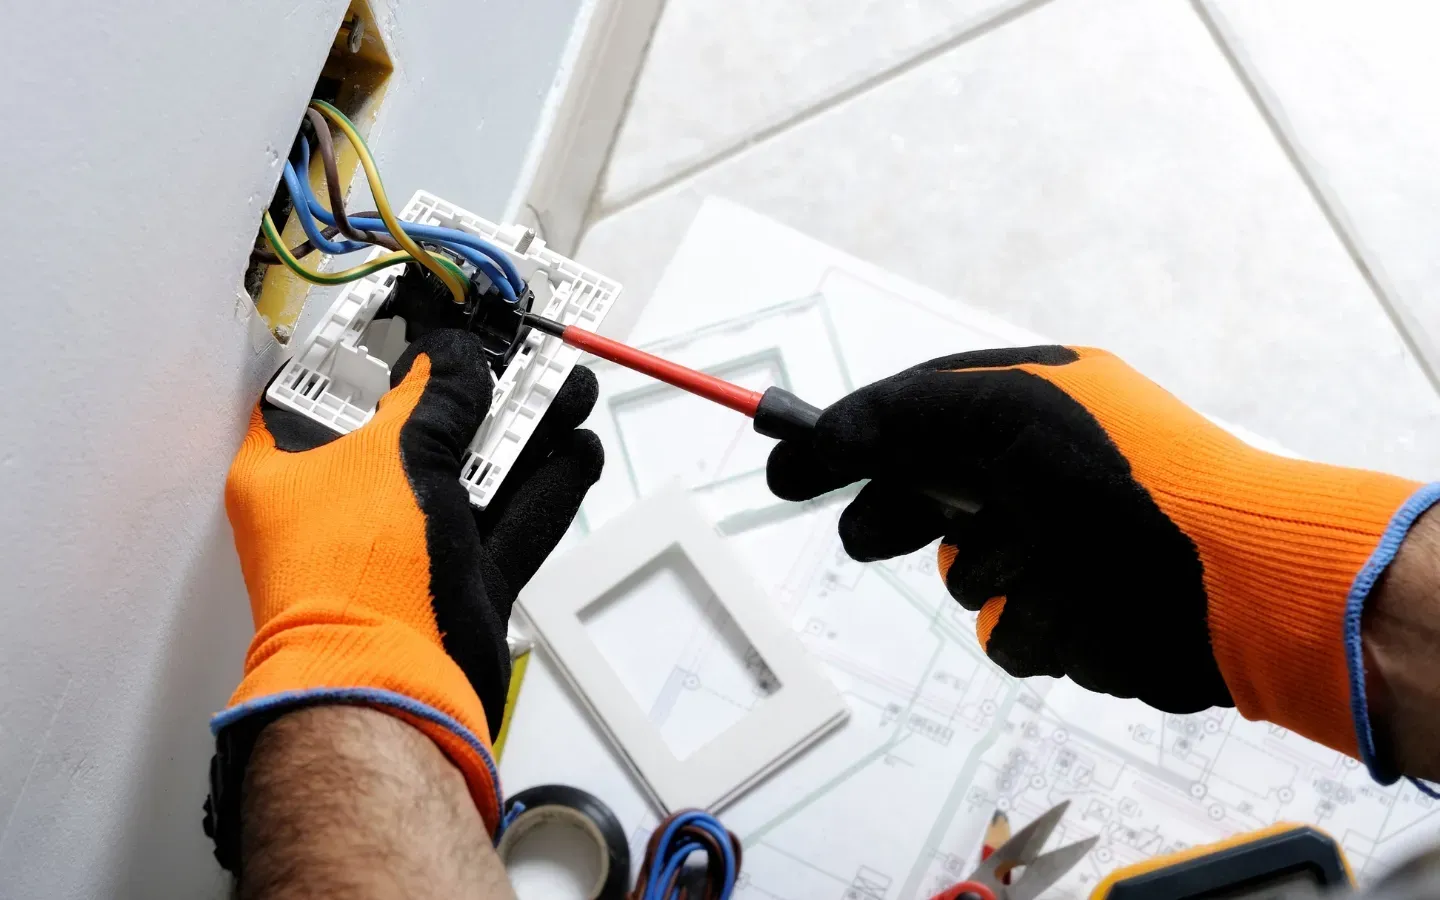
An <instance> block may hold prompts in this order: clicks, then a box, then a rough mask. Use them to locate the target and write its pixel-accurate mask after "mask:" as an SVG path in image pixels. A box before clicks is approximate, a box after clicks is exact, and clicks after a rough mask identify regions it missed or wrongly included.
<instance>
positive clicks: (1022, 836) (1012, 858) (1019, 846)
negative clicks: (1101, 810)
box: [990, 800, 1070, 866]
mask: <svg viewBox="0 0 1440 900" xmlns="http://www.w3.org/2000/svg"><path fill="white" fill-rule="evenodd" d="M1069 808H1070V801H1069V800H1064V801H1061V802H1060V803H1058V804H1056V805H1055V806H1052V807H1050V808H1049V809H1048V810H1046V811H1045V812H1044V813H1042V814H1041V815H1040V816H1039V817H1038V818H1036V819H1035V821H1033V822H1031V823H1030V824H1029V825H1026V826H1025V827H1024V828H1022V829H1020V830H1019V831H1017V832H1015V834H1013V835H1012V836H1011V837H1010V840H1008V841H1006V842H1005V843H1003V844H1001V845H1000V846H999V847H996V848H995V853H994V855H993V856H991V857H990V859H998V860H1000V861H1001V862H1000V864H1001V865H1021V866H1023V865H1025V864H1026V863H1028V862H1030V861H1031V860H1032V859H1034V858H1035V857H1037V856H1039V855H1040V848H1041V847H1044V846H1045V842H1046V841H1048V840H1050V834H1051V833H1052V832H1054V831H1055V826H1057V825H1059V824H1060V819H1061V818H1063V817H1064V815H1065V810H1067V809H1069Z"/></svg>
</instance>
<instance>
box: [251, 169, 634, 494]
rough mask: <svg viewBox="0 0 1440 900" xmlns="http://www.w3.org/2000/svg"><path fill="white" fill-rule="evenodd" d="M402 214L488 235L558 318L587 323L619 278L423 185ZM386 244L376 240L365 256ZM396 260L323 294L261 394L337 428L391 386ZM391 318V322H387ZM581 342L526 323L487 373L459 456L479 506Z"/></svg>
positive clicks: (616, 289)
mask: <svg viewBox="0 0 1440 900" xmlns="http://www.w3.org/2000/svg"><path fill="white" fill-rule="evenodd" d="M400 218H401V219H402V220H403V221H406V222H418V223H421V224H424V225H443V226H447V227H450V228H458V229H460V230H462V231H468V232H470V233H471V234H475V235H479V236H480V237H482V238H485V239H486V240H488V241H490V242H491V243H494V244H496V245H497V246H499V247H500V248H501V249H502V250H505V251H506V252H507V253H509V254H510V256H511V257H512V258H513V259H514V260H515V261H516V263H517V265H518V266H519V267H520V269H521V271H522V273H528V274H526V280H527V281H528V282H529V284H530V287H531V288H532V289H533V290H534V292H535V302H534V305H533V306H532V307H531V311H532V312H536V313H539V314H540V315H543V316H545V317H546V318H548V319H553V320H555V321H557V322H562V323H564V324H566V325H579V326H580V327H581V328H586V329H589V330H592V331H593V330H595V329H596V328H597V327H598V326H599V324H600V322H601V320H602V319H604V318H605V314H606V313H607V312H609V311H610V307H611V306H612V305H613V304H614V303H615V298H616V297H617V296H619V294H620V285H619V284H618V283H616V282H615V281H613V280H611V279H609V278H606V277H605V276H603V275H600V274H598V273H596V272H592V271H591V270H589V269H587V268H585V267H584V266H582V265H580V264H579V263H577V262H575V261H574V260H570V259H567V258H565V257H563V256H560V255H559V254H557V253H555V252H553V251H551V250H549V249H547V248H546V247H545V242H544V241H542V240H540V239H538V238H536V237H535V236H534V235H533V234H532V233H531V232H529V231H528V230H526V229H525V228H524V227H523V226H520V225H509V226H505V227H501V226H498V225H495V224H494V223H492V222H488V221H486V220H485V219H482V218H481V217H479V216H477V215H475V214H474V213H470V212H466V211H465V210H463V209H460V208H459V207H457V206H455V205H453V204H450V203H447V202H445V201H444V200H441V199H440V198H439V197H436V196H434V195H433V194H428V193H426V192H424V191H418V192H416V194H415V196H413V197H411V198H410V202H409V203H407V204H406V205H405V209H404V210H403V211H402V212H401V213H400ZM384 252H386V251H385V250H384V249H383V248H376V249H375V251H374V252H372V253H371V254H370V257H371V258H373V257H375V256H378V255H380V254H381V253H384ZM402 268H403V267H401V266H391V267H390V268H388V269H381V270H380V271H379V272H375V273H374V274H372V275H369V276H366V277H365V278H361V279H359V280H357V281H353V282H351V283H350V284H349V285H347V286H346V287H345V289H344V290H343V291H341V292H340V296H339V297H337V298H336V299H335V302H334V303H333V304H331V306H330V309H329V311H328V312H326V314H325V317H324V318H323V319H321V321H320V324H319V325H317V326H316V328H315V331H314V332H312V333H311V334H310V336H309V337H307V338H306V339H305V340H304V342H303V343H301V344H300V345H299V347H298V349H297V350H296V351H295V353H294V354H293V355H292V356H291V357H290V359H289V360H287V361H286V363H285V366H284V368H282V369H281V371H280V375H279V376H278V377H277V378H276V379H275V380H274V381H272V382H271V383H270V388H269V390H268V391H266V397H268V398H269V400H270V402H272V403H274V404H275V405H276V406H281V407H284V408H286V409H292V410H294V411H295V412H298V413H300V414H301V415H304V416H306V417H308V418H310V419H314V420H315V421H316V422H319V423H321V424H322V425H325V426H327V427H329V428H332V429H334V430H335V431H338V432H339V433H341V434H346V433H348V432H351V431H354V430H355V429H356V428H359V427H360V426H361V425H364V424H365V423H366V422H368V421H369V420H370V417H371V416H372V415H374V414H375V406H376V404H377V403H378V402H379V400H380V397H381V396H382V395H383V394H384V393H385V392H386V391H387V390H389V389H390V366H391V365H392V364H393V363H394V362H395V361H396V359H398V358H399V356H400V353H401V351H402V350H404V348H405V339H404V327H403V323H400V322H398V321H396V320H393V319H382V320H380V321H378V322H376V321H374V319H375V313H376V312H378V311H379V309H380V307H381V305H382V304H383V303H384V302H385V301H386V300H387V299H389V297H390V293H391V291H393V290H394V289H395V283H396V281H398V280H399V278H400V273H401V270H402ZM392 326H393V327H392ZM579 359H580V351H579V350H577V349H575V348H574V347H570V346H568V345H566V344H565V343H563V342H562V341H561V340H560V339H559V338H555V337H550V336H549V335H546V334H542V333H541V332H539V331H538V330H535V329H531V330H530V331H529V333H528V334H527V335H526V337H525V339H524V343H523V344H522V345H521V346H520V348H519V349H518V350H517V351H516V353H515V356H514V357H513V358H512V359H511V360H510V364H509V365H507V366H506V367H505V371H504V372H503V373H502V374H501V375H500V377H499V378H498V379H496V382H495V396H494V398H493V400H492V401H491V403H490V412H489V414H488V415H486V417H485V421H484V422H483V423H482V424H481V425H480V430H479V431H477V432H476V433H475V437H474V439H473V440H471V441H470V446H469V447H468V448H467V449H466V451H465V458H464V459H463V460H462V461H461V466H460V481H461V483H463V484H464V485H465V488H466V490H468V491H469V492H470V502H471V503H473V504H474V505H475V506H478V507H480V508H481V509H484V508H485V507H486V506H487V505H488V504H489V503H490V500H491V498H492V497H494V496H495V492H496V490H498V489H499V487H500V483H501V482H502V481H503V480H504V479H505V475H506V473H507V472H509V471H510V467H511V466H513V465H514V464H515V459H516V457H518V456H519V455H520V451H521V450H522V449H524V447H525V443H526V441H528V440H529V439H530V435H532V434H533V433H534V432H535V426H536V425H537V424H538V423H539V421H540V417H541V416H543V415H544V414H545V410H546V409H548V408H549V406H550V401H551V400H552V399H553V398H554V396H555V392H556V391H558V390H559V389H560V385H561V384H563V383H564V381H565V379H566V377H568V376H569V374H570V370H571V369H573V368H574V367H575V363H576V362H577V361H578V360H579Z"/></svg>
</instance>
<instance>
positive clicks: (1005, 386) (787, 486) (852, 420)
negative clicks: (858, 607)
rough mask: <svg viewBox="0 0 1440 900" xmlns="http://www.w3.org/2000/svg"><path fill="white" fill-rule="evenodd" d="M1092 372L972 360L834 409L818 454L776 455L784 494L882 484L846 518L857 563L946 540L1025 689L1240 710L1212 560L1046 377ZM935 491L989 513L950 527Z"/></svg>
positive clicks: (1014, 356)
mask: <svg viewBox="0 0 1440 900" xmlns="http://www.w3.org/2000/svg"><path fill="white" fill-rule="evenodd" d="M1106 357H1107V358H1108V359H1109V360H1113V361H1114V362H1115V363H1117V364H1119V361H1118V360H1114V358H1113V357H1109V356H1108V354H1107V355H1106ZM1079 359H1080V357H1079V355H1078V354H1077V353H1076V351H1074V350H1071V349H1070V348H1066V347H1028V348H1016V349H1006V350H992V351H978V352H972V353H961V354H956V355H954V356H949V357H943V358H941V359H936V360H932V361H930V362H927V363H924V364H921V365H918V366H915V367H914V368H911V369H908V370H906V371H904V372H901V373H899V374H898V375H895V376H893V377H891V378H887V379H885V380H883V381H880V382H877V383H875V384H872V385H869V386H868V387H865V388H862V389H860V390H858V391H856V392H855V393H853V394H851V395H850V396H848V397H846V398H844V399H842V400H840V401H839V402H838V403H836V404H834V405H833V406H831V407H830V408H829V409H827V410H825V412H824V414H823V415H822V416H821V417H820V420H819V423H818V425H817V427H816V431H815V435H814V439H813V442H811V443H809V444H806V445H802V444H798V443H795V442H792V441H786V442H782V443H780V444H779V445H777V446H776V447H775V449H774V450H773V451H772V453H771V455H770V460H769V466H768V478H769V484H770V488H771V490H772V491H774V493H775V494H776V495H778V496H779V497H781V498H783V499H787V500H808V499H810V498H812V497H815V496H817V495H819V494H822V493H825V492H828V491H831V490H834V489H836V488H839V487H841V486H843V485H846V484H849V483H851V482H854V481H857V480H860V479H864V478H870V479H873V480H871V481H870V483H869V484H867V485H865V486H864V488H862V489H861V491H860V493H859V495H858V496H857V497H856V498H855V499H854V500H853V501H852V502H851V503H850V505H849V507H848V508H846V510H845V511H844V513H843V514H842V515H841V517H840V537H841V540H842V542H843V544H844V547H845V550H846V552H847V553H848V554H849V555H850V556H852V557H853V558H855V559H857V560H860V561H862V562H868V561H873V560H880V559H888V558H890V557H894V556H899V555H901V554H905V553H910V552H913V551H915V550H918V549H920V548H921V547H923V546H925V545H926V544H928V543H930V542H931V541H933V540H935V539H937V538H943V545H942V548H941V553H940V558H941V568H942V574H943V575H944V577H945V584H946V587H947V588H948V589H949V591H950V593H951V595H952V596H954V598H955V599H956V600H957V601H959V602H960V604H961V605H962V606H964V607H965V608H966V609H970V610H981V609H982V607H983V608H984V609H985V612H983V613H982V616H981V621H980V622H979V623H978V628H977V631H978V632H979V633H980V637H981V641H982V644H983V645H984V647H985V650H986V652H987V653H988V654H989V656H990V657H991V658H992V659H993V660H995V662H996V663H998V664H999V665H1000V666H1001V667H1003V668H1004V669H1006V670H1007V671H1008V672H1010V673H1011V674H1012V675H1016V676H1030V675H1050V676H1064V675H1068V676H1070V677H1071V678H1072V679H1073V680H1074V681H1075V682H1076V683H1078V684H1080V685H1082V686H1084V687H1087V688H1090V689H1092V690H1096V691H1102V692H1104V693H1108V694H1113V695H1116V696H1120V697H1139V698H1140V699H1142V700H1144V701H1145V702H1147V703H1149V704H1151V705H1153V706H1156V707H1159V708H1161V709H1165V710H1169V711H1172V712H1194V711H1197V710H1200V709H1204V708H1206V707H1209V706H1215V705H1227V706H1228V705H1232V703H1231V699H1230V694H1229V692H1228V691H1227V689H1226V686H1225V682H1224V681H1223V680H1222V679H1221V676H1220V671H1219V669H1218V668H1217V665H1216V662H1215V659H1214V656H1213V655H1212V653H1211V649H1210V640H1209V634H1208V632H1207V628H1206V594H1205V588H1204V585H1203V583H1202V578H1201V565H1200V560H1199V558H1198V556H1197V553H1196V548H1195V545H1194V543H1192V541H1191V540H1190V538H1189V537H1188V536H1187V535H1186V534H1185V533H1184V532H1183V531H1182V530H1181V529H1180V528H1179V527H1177V526H1176V525H1175V523H1174V522H1172V521H1171V520H1170V518H1168V517H1167V516H1166V515H1165V514H1164V513H1163V512H1162V511H1161V510H1160V509H1159V508H1158V507H1157V506H1156V504H1155V502H1153V501H1152V499H1151V497H1150V495H1149V494H1148V493H1147V491H1146V489H1145V488H1144V487H1143V486H1142V485H1141V484H1140V483H1138V482H1137V480H1136V478H1135V477H1133V475H1132V469H1131V464H1130V461H1129V460H1128V459H1127V458H1126V456H1125V455H1124V454H1123V453H1122V452H1121V451H1120V450H1119V449H1118V448H1117V446H1116V444H1115V442H1114V441H1113V440H1112V439H1111V436H1110V434H1109V433H1107V431H1106V428H1105V427H1104V426H1102V424H1101V423H1100V422H1099V421H1098V420H1097V418H1096V416H1095V415H1094V414H1093V413H1092V412H1091V411H1090V410H1089V409H1087V408H1086V406H1085V405H1083V404H1082V403H1081V402H1078V401H1077V400H1076V399H1075V398H1074V397H1072V396H1071V395H1070V394H1069V393H1067V391H1066V390H1064V389H1062V388H1061V387H1060V386H1058V385H1057V384H1056V383H1053V382H1052V381H1050V380H1047V379H1046V378H1044V377H1039V376H1037V375H1036V374H1035V372H1036V371H1043V370H1047V369H1049V368H1051V367H1054V369H1055V370H1057V371H1058V370H1059V369H1060V368H1061V367H1067V366H1069V365H1070V364H1073V363H1076V362H1077V361H1079ZM1021 365H1024V366H1026V369H1027V370H1028V371H1027V370H1022V369H1019V368H1015V367H1017V366H1021ZM1119 365H1122V366H1123V364H1119ZM1125 371H1126V372H1130V373H1131V374H1134V373H1133V370H1129V369H1128V367H1127V368H1125ZM1134 377H1135V379H1136V381H1137V382H1140V381H1143V379H1140V377H1139V376H1138V375H1135V376H1134ZM1144 384H1146V385H1149V386H1150V387H1152V388H1153V387H1154V386H1153V385H1151V384H1150V383H1149V382H1144ZM1115 387H1116V388H1117V389H1118V388H1121V387H1123V385H1120V384H1116V385H1115ZM1156 390H1157V391H1158V388H1156ZM1162 393H1163V392H1162ZM1164 396H1165V397H1169V395H1168V394H1167V395H1164ZM1170 399H1171V400H1172V401H1173V398H1170ZM1173 402H1174V403H1175V404H1176V405H1177V406H1179V402H1178V401H1173ZM1186 412H1189V411H1188V410H1186ZM1191 415H1194V414H1193V413H1191ZM1195 418H1196V420H1197V421H1200V422H1203V419H1201V418H1200V417H1199V416H1195ZM922 486H923V487H928V488H932V489H936V490H938V491H939V492H941V493H943V494H947V495H950V496H965V497H970V498H973V499H975V500H976V501H978V502H980V503H981V504H982V506H981V509H980V511H979V513H977V514H973V515H972V514H965V513H960V514H956V513H954V512H949V513H948V514H947V511H946V510H944V509H943V508H942V507H941V506H940V505H938V504H937V503H936V502H935V501H933V500H930V499H928V498H926V497H924V496H922V495H921V493H920V492H919V491H918V490H917V488H918V487H922ZM1002 598H1003V599H1002ZM992 601H993V602H992ZM987 603H989V605H988V606H987ZM1001 610H1003V612H1004V615H1003V617H1001V616H1000V615H999V613H1000V611H1001ZM1157 635H1163V636H1164V640H1156V639H1155V637H1156V636H1157Z"/></svg>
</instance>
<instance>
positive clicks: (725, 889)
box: [642, 810, 736, 900]
mask: <svg viewBox="0 0 1440 900" xmlns="http://www.w3.org/2000/svg"><path fill="white" fill-rule="evenodd" d="M685 825H693V826H695V827H697V828H701V829H704V830H705V831H707V832H709V833H710V834H711V835H713V836H714V837H715V839H716V841H717V842H718V843H719V845H720V847H721V854H722V856H723V858H724V862H725V881H724V884H723V886H722V888H721V890H720V897H721V900H724V898H728V897H729V896H730V894H731V892H732V891H734V889H735V876H736V872H735V853H734V849H733V847H732V846H731V844H730V832H729V831H727V830H726V829H725V826H724V825H722V824H720V820H719V819H716V818H715V817H714V816H712V815H710V814H709V813H706V812H701V811H699V810H696V811H693V812H688V813H685V814H683V815H680V816H677V817H676V818H675V820H674V821H672V822H671V823H670V825H669V826H668V827H667V828H666V829H665V831H664V832H663V833H662V834H661V836H660V842H659V844H658V846H657V850H656V855H657V857H658V858H659V859H663V860H664V861H665V864H664V865H663V866H659V867H654V868H652V869H651V870H650V879H649V881H647V882H646V884H645V893H644V894H643V895H642V897H643V898H644V900H666V897H665V895H664V894H663V893H661V890H662V888H663V886H664V885H667V884H669V883H670V879H671V878H673V877H674V876H675V873H676V872H678V871H679V870H680V867H681V866H683V865H684V864H685V860H686V859H688V858H689V856H690V854H692V853H694V852H695V851H696V850H703V849H704V847H703V845H702V844H700V843H699V842H698V841H696V840H695V839H693V838H689V837H683V838H682V839H681V840H679V841H676V842H675V845H674V846H673V847H672V846H671V841H672V840H674V838H675V832H676V830H678V829H679V828H681V827H682V826H685Z"/></svg>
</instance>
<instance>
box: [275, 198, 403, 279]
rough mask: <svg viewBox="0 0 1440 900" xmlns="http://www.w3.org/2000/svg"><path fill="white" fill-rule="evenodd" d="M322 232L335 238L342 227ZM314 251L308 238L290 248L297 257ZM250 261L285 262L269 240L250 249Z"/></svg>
mask: <svg viewBox="0 0 1440 900" xmlns="http://www.w3.org/2000/svg"><path fill="white" fill-rule="evenodd" d="M355 215H357V216H368V217H371V218H373V217H374V216H376V215H378V213H376V212H374V211H373V210H372V211H369V212H362V213H356V214H355ZM320 233H321V234H323V235H325V237H327V238H333V237H334V236H335V235H337V234H339V233H340V229H339V228H337V227H335V226H334V225H326V226H325V227H324V228H322V229H320ZM385 239H386V240H387V241H388V240H389V237H388V236H387V237H386V238H385ZM380 246H382V247H386V246H388V245H387V244H381V245H380ZM395 246H396V247H398V246H400V245H399V244H396V245H395ZM390 249H394V248H393V247H392V248H390ZM314 252H315V245H314V244H312V243H310V242H309V241H308V240H305V241H301V242H300V243H298V244H296V245H295V246H293V247H291V248H290V255H291V256H293V257H295V258H296V259H304V258H305V257H307V256H309V255H310V254H312V253H314ZM250 261H251V262H258V263H265V264H266V265H271V266H279V265H284V263H283V262H282V261H281V259H280V257H278V256H276V255H275V251H274V250H271V249H270V245H269V242H268V241H267V242H266V243H265V244H263V245H259V246H256V247H253V248H251V250H250Z"/></svg>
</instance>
